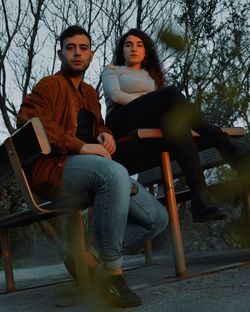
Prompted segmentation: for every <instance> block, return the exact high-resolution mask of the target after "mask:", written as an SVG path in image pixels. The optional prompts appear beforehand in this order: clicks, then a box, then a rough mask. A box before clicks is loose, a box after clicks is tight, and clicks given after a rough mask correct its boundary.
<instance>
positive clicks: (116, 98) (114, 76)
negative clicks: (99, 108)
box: [102, 64, 138, 105]
mask: <svg viewBox="0 0 250 312" xmlns="http://www.w3.org/2000/svg"><path fill="white" fill-rule="evenodd" d="M102 86H103V91H104V95H105V98H109V99H110V100H111V102H113V103H116V104H120V105H126V104H128V103H129V102H131V101H133V100H134V99H136V98H137V97H138V96H136V95H134V94H129V93H126V92H123V91H122V90H121V86H120V82H119V76H118V72H117V66H115V65H112V64H110V65H107V66H106V67H105V68H104V70H103V73H102Z"/></svg>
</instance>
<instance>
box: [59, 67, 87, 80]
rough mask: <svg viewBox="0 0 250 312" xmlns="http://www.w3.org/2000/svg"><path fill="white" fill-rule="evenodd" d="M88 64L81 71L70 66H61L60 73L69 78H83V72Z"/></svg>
mask: <svg viewBox="0 0 250 312" xmlns="http://www.w3.org/2000/svg"><path fill="white" fill-rule="evenodd" d="M88 67H89V64H88V65H85V66H83V67H82V68H81V69H75V68H72V67H71V66H65V67H64V66H62V71H64V72H65V73H66V74H67V75H69V76H70V77H72V78H74V77H78V76H83V75H84V73H85V71H86V70H87V69H88Z"/></svg>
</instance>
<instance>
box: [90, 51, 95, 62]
mask: <svg viewBox="0 0 250 312" xmlns="http://www.w3.org/2000/svg"><path fill="white" fill-rule="evenodd" d="M94 54H95V52H93V51H91V57H90V62H92V60H93V57H94Z"/></svg>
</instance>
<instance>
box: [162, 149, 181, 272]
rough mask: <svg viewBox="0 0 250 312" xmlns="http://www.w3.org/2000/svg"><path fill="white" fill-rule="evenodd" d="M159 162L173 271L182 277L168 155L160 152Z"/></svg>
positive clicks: (177, 223) (179, 243)
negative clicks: (167, 215) (168, 223)
mask: <svg viewBox="0 0 250 312" xmlns="http://www.w3.org/2000/svg"><path fill="white" fill-rule="evenodd" d="M161 160H162V171H163V182H164V186H165V194H166V196H165V197H166V206H167V208H168V213H169V221H170V227H171V233H172V241H173V247H174V258H175V271H176V275H177V276H183V275H185V274H186V263H185V256H184V248H183V243H182V237H181V230H180V222H179V216H178V210H177V203H176V197H175V190H174V182H173V176H172V169H171V164H170V156H169V153H168V152H162V153H161Z"/></svg>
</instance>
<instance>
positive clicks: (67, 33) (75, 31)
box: [59, 25, 91, 49]
mask: <svg viewBox="0 0 250 312" xmlns="http://www.w3.org/2000/svg"><path fill="white" fill-rule="evenodd" d="M75 35H85V36H86V37H87V38H88V39H89V42H90V46H91V37H90V35H89V33H88V32H87V31H86V30H85V29H84V28H82V27H81V26H79V25H72V26H69V27H68V28H66V29H65V30H64V31H63V32H62V33H61V35H60V37H59V41H60V46H61V49H62V48H63V41H64V40H65V39H66V38H69V37H73V36H75Z"/></svg>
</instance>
